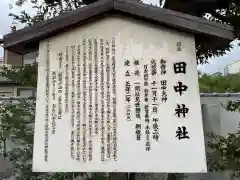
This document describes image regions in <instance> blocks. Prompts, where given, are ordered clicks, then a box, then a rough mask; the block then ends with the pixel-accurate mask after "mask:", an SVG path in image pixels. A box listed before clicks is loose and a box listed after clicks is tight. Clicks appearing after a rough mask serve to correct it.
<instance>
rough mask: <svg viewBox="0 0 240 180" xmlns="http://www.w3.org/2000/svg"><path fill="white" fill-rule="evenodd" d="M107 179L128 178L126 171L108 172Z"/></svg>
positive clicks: (122, 179) (119, 179)
mask: <svg viewBox="0 0 240 180" xmlns="http://www.w3.org/2000/svg"><path fill="white" fill-rule="evenodd" d="M109 180H128V173H119V172H116V173H115V172H112V173H109Z"/></svg>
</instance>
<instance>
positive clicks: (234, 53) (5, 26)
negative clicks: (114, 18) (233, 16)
mask: <svg viewBox="0 0 240 180" xmlns="http://www.w3.org/2000/svg"><path fill="white" fill-rule="evenodd" d="M15 1H16V0H0V38H2V36H3V35H4V34H7V33H9V32H10V26H11V24H12V18H11V17H9V16H8V14H9V13H10V12H15V13H17V12H20V11H21V10H26V11H27V12H30V13H31V14H32V13H34V11H33V9H32V8H31V5H30V4H25V5H24V6H23V7H22V8H19V7H17V8H16V7H13V9H12V10H9V4H14V2H15ZM145 2H146V3H152V4H158V2H159V1H158V0H145ZM238 43H239V42H234V43H233V44H234V48H233V49H231V51H230V52H228V53H227V54H226V55H224V56H221V57H218V58H212V59H210V60H209V64H205V65H203V66H199V67H198V69H199V70H200V71H202V72H204V73H210V74H211V73H214V72H217V71H219V70H220V71H221V72H223V68H224V66H226V65H228V64H231V63H232V62H235V61H237V60H240V46H238ZM1 56H3V49H2V48H0V57H1Z"/></svg>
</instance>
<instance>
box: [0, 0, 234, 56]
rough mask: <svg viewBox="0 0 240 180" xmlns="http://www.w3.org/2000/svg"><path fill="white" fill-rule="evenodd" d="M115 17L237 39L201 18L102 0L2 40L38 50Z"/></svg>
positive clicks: (17, 47)
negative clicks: (44, 42)
mask: <svg viewBox="0 0 240 180" xmlns="http://www.w3.org/2000/svg"><path fill="white" fill-rule="evenodd" d="M113 14H121V15H124V16H126V17H127V16H130V17H133V18H136V19H139V20H142V21H147V22H149V23H153V24H158V25H162V26H165V27H168V28H172V29H176V30H178V31H182V32H187V33H192V34H194V35H196V36H198V35H201V36H205V37H210V38H211V40H212V39H214V38H216V39H218V41H219V40H223V41H226V40H227V41H231V40H233V39H234V32H233V28H232V27H231V26H228V25H223V24H220V23H216V22H213V21H209V20H206V19H202V18H199V17H195V16H191V15H188V14H183V13H180V12H175V11H172V10H168V9H163V8H159V7H155V6H151V5H147V4H143V3H139V2H133V1H128V0H100V1H97V2H95V3H92V4H90V5H88V6H85V7H82V8H79V9H76V10H75V11H72V12H68V13H65V14H64V15H61V16H58V17H55V18H52V19H49V20H46V21H43V22H41V23H39V24H36V25H34V26H30V27H26V28H23V29H21V30H18V31H16V32H13V33H10V34H7V35H5V36H4V37H3V45H4V48H5V49H7V50H10V51H12V52H15V53H18V54H24V53H25V52H26V50H27V49H31V48H32V49H34V48H37V47H38V44H39V41H40V40H43V39H45V38H48V37H51V36H54V35H56V34H58V33H61V32H65V31H67V30H69V29H70V28H75V27H78V26H81V25H84V24H86V23H89V22H92V21H96V20H98V19H99V18H102V17H106V16H109V15H113Z"/></svg>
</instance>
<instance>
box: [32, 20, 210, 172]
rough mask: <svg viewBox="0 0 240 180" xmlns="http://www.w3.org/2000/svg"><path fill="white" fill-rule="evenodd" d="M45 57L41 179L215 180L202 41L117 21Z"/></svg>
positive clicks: (61, 40) (44, 47) (43, 49)
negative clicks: (153, 176)
mask: <svg viewBox="0 0 240 180" xmlns="http://www.w3.org/2000/svg"><path fill="white" fill-rule="evenodd" d="M131 32H134V33H131ZM39 53H40V54H39V55H40V56H39V57H40V60H39V78H38V92H37V94H38V96H37V112H36V123H35V138H34V159H33V170H34V171H48V172H49V171H61V172H69V171H76V172H96V171H98V172H113V171H114V172H116V171H118V172H206V159H205V147H204V137H203V127H202V117H201V108H200V97H199V92H198V82H197V67H196V59H195V48H194V38H193V37H192V36H190V35H186V34H183V33H179V32H175V31H171V30H166V29H159V27H158V28H153V27H149V26H148V25H144V24H142V23H139V22H131V21H128V20H121V19H115V18H109V19H105V20H102V21H100V22H97V23H94V24H91V25H88V26H87V27H85V28H80V29H76V30H74V31H70V32H67V33H65V34H63V35H60V36H56V37H54V38H51V39H48V40H45V41H43V42H41V43H40V49H39Z"/></svg>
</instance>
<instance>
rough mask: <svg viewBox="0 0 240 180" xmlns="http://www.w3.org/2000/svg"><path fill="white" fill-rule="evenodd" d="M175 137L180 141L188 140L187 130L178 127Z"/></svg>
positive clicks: (183, 127)
mask: <svg viewBox="0 0 240 180" xmlns="http://www.w3.org/2000/svg"><path fill="white" fill-rule="evenodd" d="M176 137H177V138H178V139H179V140H181V139H190V137H189V136H188V132H187V128H186V127H185V126H182V127H178V129H177V131H176Z"/></svg>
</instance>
